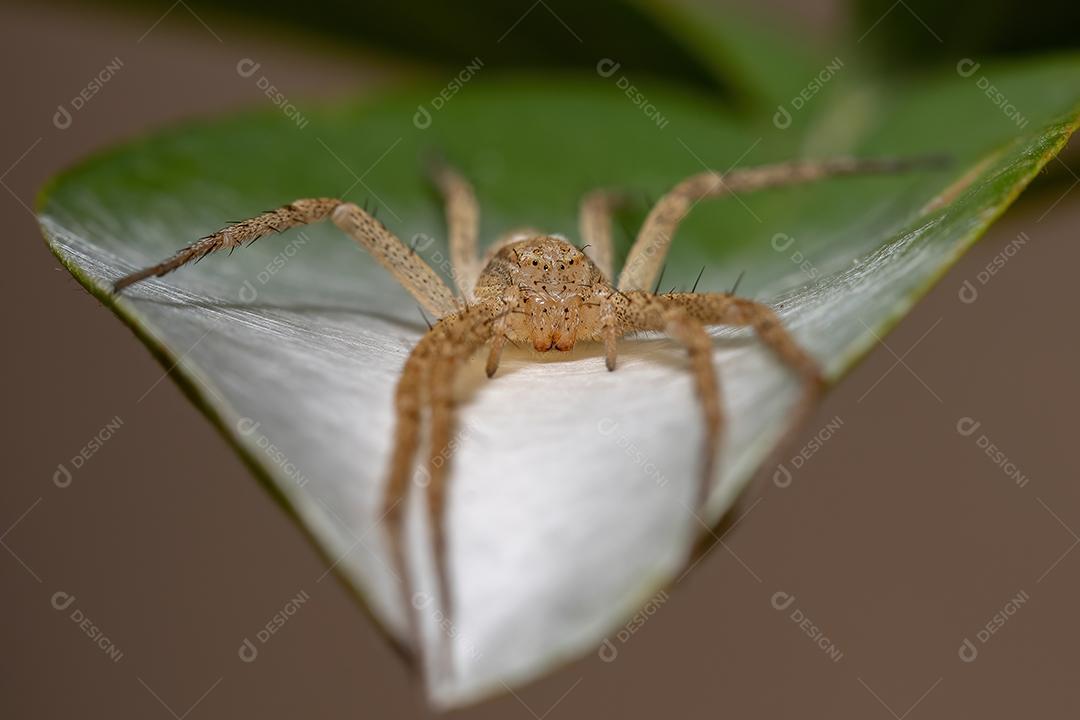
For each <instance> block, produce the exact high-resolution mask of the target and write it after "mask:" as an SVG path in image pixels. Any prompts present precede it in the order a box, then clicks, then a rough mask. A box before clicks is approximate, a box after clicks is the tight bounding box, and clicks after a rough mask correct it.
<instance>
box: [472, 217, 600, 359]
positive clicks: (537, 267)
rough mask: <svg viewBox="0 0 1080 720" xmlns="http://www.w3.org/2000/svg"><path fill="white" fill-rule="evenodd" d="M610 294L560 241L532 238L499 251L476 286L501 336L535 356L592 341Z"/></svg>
mask: <svg viewBox="0 0 1080 720" xmlns="http://www.w3.org/2000/svg"><path fill="white" fill-rule="evenodd" d="M612 293H614V289H613V288H612V287H611V286H610V285H609V284H608V282H607V281H606V280H605V279H604V275H603V273H601V272H600V269H599V268H598V267H596V265H595V264H594V263H593V261H592V260H590V259H589V257H588V256H587V255H586V254H585V253H583V252H582V251H581V250H578V249H577V248H576V247H574V246H573V245H571V244H570V243H569V242H567V241H566V240H563V239H562V238H558V237H553V236H550V235H547V236H537V237H532V238H529V239H527V240H519V241H517V242H513V243H511V244H509V245H507V246H506V247H504V248H502V249H501V250H499V251H498V252H497V253H496V254H495V256H494V257H493V258H491V260H490V261H489V262H488V264H487V265H486V266H485V267H484V269H483V271H482V272H481V274H480V278H479V280H478V281H477V283H476V292H475V294H476V298H477V300H478V301H480V302H483V303H487V304H490V305H491V307H492V309H493V310H494V311H495V312H496V314H503V313H505V319H504V320H503V321H502V333H503V334H504V335H505V337H506V339H507V340H509V341H510V342H513V343H516V344H519V345H520V344H529V345H531V346H532V348H533V349H534V350H536V351H537V352H546V351H548V350H552V349H554V350H562V351H566V350H571V349H573V347H574V344H575V343H577V341H578V340H579V339H582V340H596V339H598V336H599V330H600V325H601V318H600V307H601V303H602V301H603V300H606V299H607V298H608V297H610V295H611V294H612Z"/></svg>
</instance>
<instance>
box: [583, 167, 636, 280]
mask: <svg viewBox="0 0 1080 720" xmlns="http://www.w3.org/2000/svg"><path fill="white" fill-rule="evenodd" d="M623 202H625V196H624V195H623V194H621V193H618V192H614V191H611V190H605V189H602V188H601V189H599V190H593V191H592V192H589V193H588V194H586V195H585V197H583V198H582V199H581V210H580V213H579V215H578V232H579V233H580V234H581V241H582V242H583V243H584V244H585V246H586V248H585V254H586V255H587V256H588V257H589V259H590V260H592V261H593V263H594V264H595V265H596V267H598V268H600V272H602V273H603V274H604V278H605V279H607V280H609V281H610V280H611V277H612V275H611V274H612V272H613V269H612V257H613V255H614V251H613V249H612V240H611V216H612V213H613V212H614V211H615V208H617V207H618V206H619V205H621V204H622V203H623Z"/></svg>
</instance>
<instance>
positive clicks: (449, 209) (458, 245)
mask: <svg viewBox="0 0 1080 720" xmlns="http://www.w3.org/2000/svg"><path fill="white" fill-rule="evenodd" d="M428 172H429V174H430V175H431V180H432V182H433V183H434V184H435V186H436V187H437V188H438V189H439V192H440V193H441V194H442V196H443V202H444V203H445V206H446V225H447V228H448V229H449V232H450V262H451V264H452V270H453V274H454V281H455V282H456V283H457V287H458V291H459V292H461V295H462V296H463V297H464V298H465V299H466V300H467V301H468V302H472V301H473V300H474V299H475V298H474V295H473V289H474V288H475V287H476V278H477V277H479V276H480V270H481V265H480V263H479V255H478V252H477V235H478V233H479V227H480V205H479V203H477V201H476V193H475V192H474V191H473V188H472V185H470V184H469V181H468V180H466V179H465V176H464V175H462V174H461V173H459V172H458V171H457V170H455V169H454V168H452V167H451V166H449V165H447V164H446V163H445V162H442V161H441V160H433V161H432V162H430V163H429V165H428Z"/></svg>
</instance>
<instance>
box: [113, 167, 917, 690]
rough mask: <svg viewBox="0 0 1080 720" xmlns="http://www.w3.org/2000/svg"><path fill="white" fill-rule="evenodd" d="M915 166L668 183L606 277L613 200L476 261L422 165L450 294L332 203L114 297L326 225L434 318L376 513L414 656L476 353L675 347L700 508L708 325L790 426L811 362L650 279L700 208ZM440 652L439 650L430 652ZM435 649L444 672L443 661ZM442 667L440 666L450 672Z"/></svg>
mask: <svg viewBox="0 0 1080 720" xmlns="http://www.w3.org/2000/svg"><path fill="white" fill-rule="evenodd" d="M924 164H926V163H925V161H923V160H893V159H854V158H837V159H831V160H825V161H818V162H813V161H807V162H791V163H782V164H776V165H767V166H761V167H756V168H746V169H739V170H735V171H732V172H729V173H725V174H720V173H717V172H712V171H706V172H702V173H698V174H696V175H693V176H690V177H688V178H687V179H685V180H683V181H682V182H680V183H678V184H677V185H675V186H674V187H673V188H672V189H671V190H670V191H669V192H668V193H667V194H665V195H664V196H663V197H661V199H660V200H659V201H658V202H657V203H656V205H655V206H654V207H653V208H652V209H651V210H650V212H649V213H648V215H647V217H646V219H645V221H644V224H643V226H642V228H641V230H640V232H639V233H638V236H637V238H636V240H635V242H634V244H633V246H632V248H631V250H630V253H629V255H628V257H627V260H626V263H625V265H624V267H623V269H622V271H621V273H620V275H619V277H618V280H617V282H613V279H614V276H613V274H612V270H613V268H612V256H613V252H612V233H611V222H612V220H611V218H612V214H613V211H614V209H615V207H616V206H617V205H618V204H619V203H620V202H622V198H623V196H622V195H620V194H618V193H616V192H613V191H609V190H597V191H594V192H592V193H589V194H588V195H586V196H585V198H584V199H583V201H582V203H581V212H580V234H581V240H582V242H583V243H585V244H584V245H583V247H582V248H580V249H579V248H578V247H575V246H573V245H571V244H570V243H569V242H567V241H566V240H565V239H563V238H561V237H560V236H555V235H547V234H543V233H540V232H536V231H532V230H521V231H515V232H511V233H507V234H506V235H504V236H502V237H501V238H499V239H497V240H496V241H495V242H494V243H493V244H492V245H491V247H490V248H489V249H488V250H487V251H486V253H485V254H484V256H483V257H482V258H481V256H480V255H479V253H478V244H477V235H478V225H479V222H478V221H479V206H478V203H477V200H476V197H475V194H474V192H473V189H472V187H471V185H470V184H469V183H468V181H467V180H465V178H464V177H463V176H462V175H461V174H460V173H458V172H457V171H456V170H454V169H453V168H451V167H449V166H447V165H444V164H441V163H434V164H433V165H432V168H431V175H432V179H433V181H434V183H435V185H436V186H437V187H438V189H439V191H440V193H441V194H442V196H443V199H444V202H445V211H446V221H447V225H448V229H449V245H450V255H451V261H452V266H453V270H452V274H453V277H454V280H455V282H456V285H457V288H458V290H459V295H455V294H454V292H453V291H452V290H451V289H450V288H449V287H448V286H447V285H446V284H445V283H444V282H443V280H442V279H441V278H440V277H439V276H438V275H437V274H436V273H435V272H434V271H433V270H432V269H431V268H430V267H429V266H428V265H427V264H426V263H425V262H424V261H423V260H422V259H421V258H420V256H419V255H418V254H417V253H416V252H415V251H414V250H412V249H410V248H409V247H408V246H407V245H405V244H404V243H402V242H401V241H400V240H399V239H398V238H397V237H396V236H395V235H394V234H393V233H391V232H390V230H389V229H387V228H386V226H385V225H384V224H383V223H382V222H380V221H379V220H377V219H376V218H375V217H374V215H373V214H369V213H368V212H367V211H366V210H364V209H363V208H360V207H358V206H357V205H355V204H352V203H348V202H344V201H342V200H338V199H333V198H315V199H302V200H294V201H293V202H291V203H289V204H287V205H284V206H282V207H280V208H278V209H276V210H271V211H267V212H264V213H262V214H260V215H258V216H255V217H253V218H251V219H248V220H243V221H241V222H237V223H234V224H231V225H229V226H227V227H225V228H223V229H221V230H219V231H217V232H215V233H213V234H211V235H208V236H206V237H204V238H201V239H200V240H197V241H196V242H194V243H192V244H191V245H189V246H187V247H185V248H183V249H181V250H180V251H179V252H177V253H176V254H174V255H173V256H171V257H169V258H168V259H166V260H164V261H162V262H160V263H158V264H157V265H153V266H151V267H147V268H144V269H142V270H138V271H136V272H133V273H131V274H128V275H125V276H123V277H121V278H120V279H119V280H117V281H116V283H115V284H114V292H120V291H121V290H123V289H124V288H126V287H128V286H130V285H132V284H134V283H137V282H139V281H142V280H145V279H147V278H150V277H160V276H162V275H165V274H167V273H170V272H172V271H173V270H176V269H178V268H180V267H182V266H184V265H186V264H188V263H190V262H193V261H197V260H200V259H202V258H203V257H205V256H206V255H208V254H210V253H213V252H216V251H218V250H224V249H228V250H233V249H235V248H237V247H240V246H242V245H245V244H250V243H252V242H254V241H255V240H257V239H259V238H260V237H263V236H264V235H267V234H269V233H271V232H282V231H284V230H287V229H289V228H294V227H298V226H302V225H307V224H310V223H315V222H318V221H321V220H324V219H327V218H329V219H330V220H331V221H332V222H333V223H334V224H335V225H336V226H337V227H338V228H340V229H341V230H342V231H343V232H345V233H346V234H347V235H349V236H350V237H351V238H353V239H354V240H355V241H356V242H358V243H359V244H360V245H362V246H363V247H364V248H365V249H367V250H368V252H370V253H371V254H372V255H373V256H374V257H375V259H376V260H377V261H378V262H379V263H380V264H381V265H382V266H383V267H384V268H386V269H387V270H388V271H389V272H390V273H391V275H393V277H394V278H395V279H396V280H397V281H398V282H399V283H400V284H401V285H402V286H403V287H404V288H405V289H406V290H407V291H408V292H409V293H410V294H411V295H412V296H413V297H414V298H415V299H416V300H417V302H419V303H420V305H421V306H422V307H423V308H424V309H425V310H426V311H427V312H429V313H431V314H432V315H434V316H435V317H436V318H437V321H436V322H435V323H434V325H433V326H431V328H430V329H429V331H428V332H427V333H426V334H425V335H424V336H423V337H422V338H421V339H420V340H419V342H417V344H416V346H415V347H414V348H413V349H412V351H411V353H410V354H409V356H408V358H407V360H406V361H405V364H404V367H403V369H402V373H401V377H400V379H399V381H398V384H397V388H396V391H395V397H394V408H395V413H396V427H395V431H394V442H393V449H392V452H391V458H390V463H389V471H388V478H387V481H386V484H385V487H384V491H383V516H384V519H385V531H386V537H387V542H388V546H389V548H390V552H391V555H392V561H393V563H394V566H395V568H396V570H397V573H398V575H399V577H400V578H401V588H400V591H401V597H402V602H403V605H404V607H406V608H410V609H411V610H410V612H411V616H410V620H411V632H412V640H413V642H414V644H415V645H416V649H417V650H418V651H419V618H418V617H417V614H416V613H417V612H418V610H415V606H414V604H413V603H412V602H410V600H411V599H412V585H411V581H410V579H409V577H410V574H409V572H408V570H407V568H406V559H405V558H406V555H405V549H404V536H403V530H404V527H403V524H404V523H403V520H404V508H405V506H406V503H404V502H403V500H404V499H405V498H406V496H407V494H408V491H409V484H410V482H409V481H410V478H411V477H412V474H413V472H414V470H415V469H416V468H415V463H416V460H417V457H416V456H417V454H418V453H419V450H420V446H421V431H422V424H423V421H424V419H425V418H426V420H427V423H428V427H429V431H428V434H429V442H428V446H429V448H430V450H429V451H428V452H429V455H428V459H427V466H426V469H427V477H426V480H427V482H426V483H425V485H426V493H427V512H428V521H429V523H430V527H431V528H432V535H431V537H432V543H433V548H432V549H433V553H434V558H435V568H436V583H437V584H436V588H437V591H438V594H439V598H440V599H441V603H442V612H443V615H444V616H445V617H447V618H449V617H452V612H451V609H452V599H453V592H452V590H453V588H452V585H451V582H450V580H451V579H450V577H449V573H448V570H447V545H446V527H445V521H446V518H445V508H446V493H447V482H448V472H447V471H448V463H446V462H443V457H444V454H445V453H444V450H445V449H446V448H448V447H450V446H451V442H452V437H453V432H454V411H455V405H456V403H457V399H456V398H455V397H454V395H453V392H452V388H453V387H454V382H453V381H454V378H455V373H456V372H457V371H458V369H459V368H460V367H461V366H462V365H463V364H464V363H465V362H466V361H467V360H468V359H469V358H471V357H472V356H473V355H474V354H475V353H477V352H478V351H479V350H481V348H483V347H484V346H487V361H486V371H487V374H488V376H489V377H490V376H493V375H495V374H496V371H497V370H498V367H499V360H500V356H501V353H502V350H503V348H504V345H505V344H506V343H507V342H510V343H512V344H527V345H531V346H532V348H533V349H534V350H536V351H538V352H547V351H550V350H552V349H555V350H560V351H566V350H570V349H571V348H573V347H574V345H575V344H576V343H577V342H579V341H590V342H599V343H602V344H603V347H604V351H605V359H606V365H607V369H608V370H615V367H616V356H617V350H618V341H619V339H620V338H622V337H624V336H626V335H628V334H630V333H635V332H639V331H659V332H663V333H665V334H667V335H669V336H671V337H672V338H673V339H675V340H676V341H677V342H678V343H680V344H681V345H683V346H684V347H685V349H686V352H687V354H688V358H689V365H690V370H691V372H692V374H693V377H694V385H695V390H696V394H697V397H698V400H699V402H700V409H701V415H702V420H703V422H704V426H705V442H704V443H703V448H702V457H701V474H700V479H699V481H698V486H697V498H696V500H697V503H698V504H699V505H700V504H703V503H705V502H706V501H707V500H708V498H709V492H710V489H711V487H712V484H713V479H714V475H715V472H714V471H715V468H716V461H717V455H718V453H719V449H720V443H721V436H722V431H723V413H722V411H721V392H720V384H719V381H718V378H717V374H716V370H715V368H714V367H713V362H712V358H713V354H712V350H713V345H712V340H711V337H710V335H709V334H708V332H707V330H706V328H707V326H710V325H733V326H743V327H749V328H751V329H752V330H753V331H754V332H755V333H756V335H757V336H758V338H760V340H761V341H762V342H763V343H764V344H765V345H766V346H767V347H768V348H769V349H770V350H771V351H772V352H773V353H774V354H775V355H776V356H777V358H778V359H779V360H780V361H782V362H783V363H784V364H786V365H787V366H788V367H789V368H790V369H791V370H792V371H793V372H794V373H795V374H796V375H797V376H798V377H799V379H800V380H801V382H802V386H803V392H802V398H801V400H800V403H799V405H798V406H797V416H798V417H796V419H795V420H796V421H794V422H792V423H791V426H792V427H794V426H795V425H797V424H798V423H797V420H798V419H800V418H801V417H802V416H805V415H806V413H807V412H808V411H809V410H811V409H812V408H813V406H814V402H815V400H816V398H817V397H818V395H819V394H820V392H821V390H822V388H823V377H822V373H821V370H820V367H819V365H818V363H817V361H816V360H815V359H814V358H813V357H812V356H811V355H810V354H808V353H807V352H806V351H805V350H804V349H803V348H801V347H800V346H799V344H798V343H796V342H795V340H794V339H793V338H792V336H791V335H790V334H789V333H788V331H787V330H786V329H785V328H784V326H783V325H782V324H781V323H780V321H779V320H778V318H777V316H776V314H775V312H774V311H773V310H772V309H771V308H770V307H769V306H767V305H765V304H762V303H760V302H756V301H754V300H751V299H748V298H743V297H739V296H736V295H735V294H734V290H733V291H732V292H727V293H716V292H703V293H695V292H694V291H691V292H688V293H685V292H670V293H664V294H657V293H656V292H650V291H649V288H650V287H652V285H653V283H654V282H656V280H657V276H658V275H659V274H660V272H661V269H662V266H663V263H664V258H665V256H666V254H667V252H668V249H669V247H670V245H671V241H672V237H673V236H674V234H675V231H676V229H677V228H678V225H679V223H680V222H681V220H682V219H683V217H684V216H685V215H686V214H687V213H688V212H689V211H690V209H691V208H692V207H693V206H694V205H695V204H696V203H697V202H698V201H700V200H703V199H706V198H715V197H720V196H723V195H726V194H730V193H736V192H746V191H753V190H760V189H766V188H774V187H780V186H786V185H794V184H799V183H805V182H811V181H815V180H821V179H824V178H829V177H835V176H841V175H859V174H873V173H891V172H899V171H902V170H906V169H909V168H912V167H915V166H917V165H924ZM443 649H444V650H445V649H447V646H446V644H445V643H444V644H443ZM448 658H449V654H448V653H443V660H442V662H443V663H447V662H449V660H448ZM447 669H450V668H449V667H447Z"/></svg>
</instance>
